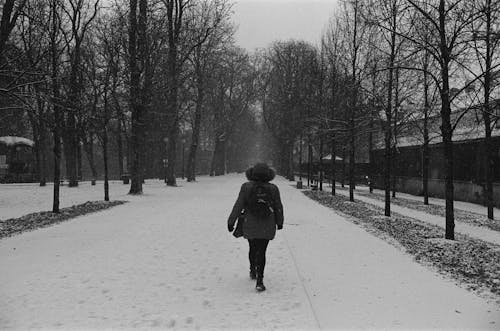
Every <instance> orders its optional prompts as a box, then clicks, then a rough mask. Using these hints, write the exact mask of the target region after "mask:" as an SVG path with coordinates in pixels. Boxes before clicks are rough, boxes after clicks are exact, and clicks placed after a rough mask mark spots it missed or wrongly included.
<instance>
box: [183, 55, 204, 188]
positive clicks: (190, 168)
mask: <svg viewBox="0 0 500 331" xmlns="http://www.w3.org/2000/svg"><path fill="white" fill-rule="evenodd" d="M196 72H197V75H196V76H197V79H196V83H197V92H198V94H197V96H196V108H195V114H194V123H193V132H192V135H191V146H190V147H189V154H188V160H187V181H188V182H192V181H195V180H196V153H197V151H198V144H199V142H200V128H201V115H202V111H203V100H204V97H205V91H204V87H203V84H204V83H203V73H202V72H201V68H200V64H199V63H197V67H196Z"/></svg>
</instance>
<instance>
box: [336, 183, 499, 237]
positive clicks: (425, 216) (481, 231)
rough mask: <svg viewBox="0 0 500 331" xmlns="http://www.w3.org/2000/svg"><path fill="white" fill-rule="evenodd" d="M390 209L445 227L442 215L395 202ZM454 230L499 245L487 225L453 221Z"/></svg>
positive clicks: (368, 200)
mask: <svg viewBox="0 0 500 331" xmlns="http://www.w3.org/2000/svg"><path fill="white" fill-rule="evenodd" d="M338 193H339V194H342V195H344V196H347V197H348V196H349V192H348V191H341V190H338ZM354 199H355V200H356V199H357V200H360V201H363V202H366V203H369V204H372V205H375V206H377V207H380V208H384V206H385V205H384V204H385V202H384V201H381V200H377V199H372V198H368V197H366V196H362V195H356V193H355V195H354ZM391 211H392V212H395V213H398V214H401V215H404V216H407V217H412V218H416V219H418V220H421V221H424V222H427V223H430V224H434V225H437V226H439V227H441V228H443V229H444V228H445V224H446V223H445V219H444V217H441V216H436V215H432V214H429V213H426V212H423V211H419V210H415V209H411V208H406V207H401V206H398V205H395V204H391ZM455 232H457V233H461V234H465V235H468V236H471V237H473V238H476V239H481V240H484V241H486V242H490V243H492V244H495V245H499V246H500V232H499V231H494V230H490V229H488V228H487V227H480V226H474V225H469V224H466V223H461V222H455Z"/></svg>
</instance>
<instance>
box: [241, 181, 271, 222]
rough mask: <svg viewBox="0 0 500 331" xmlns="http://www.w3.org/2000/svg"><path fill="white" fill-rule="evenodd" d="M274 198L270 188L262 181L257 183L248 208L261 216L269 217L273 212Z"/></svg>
mask: <svg viewBox="0 0 500 331" xmlns="http://www.w3.org/2000/svg"><path fill="white" fill-rule="evenodd" d="M273 206H274V202H273V198H272V196H271V192H269V189H268V188H266V187H265V186H264V184H262V183H256V184H255V185H254V187H253V188H252V191H251V192H250V196H249V198H248V205H247V210H248V212H249V213H250V214H252V215H254V216H257V217H259V218H267V217H269V216H270V215H271V214H272V213H273V211H274V210H273Z"/></svg>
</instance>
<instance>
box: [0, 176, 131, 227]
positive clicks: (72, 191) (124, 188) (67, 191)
mask: <svg viewBox="0 0 500 331" xmlns="http://www.w3.org/2000/svg"><path fill="white" fill-rule="evenodd" d="M110 187H111V188H110V196H111V199H112V200H128V198H127V195H126V194H127V193H128V190H129V188H130V186H129V185H123V184H122V182H120V181H111V182H110ZM53 190H54V187H53V184H52V183H47V186H44V187H40V186H38V185H36V184H0V220H4V219H8V218H14V217H21V216H23V215H26V214H29V213H34V212H39V211H48V210H52V194H53ZM89 200H104V188H103V182H102V181H98V182H97V185H95V186H92V185H90V182H80V183H79V186H78V187H68V186H67V185H63V186H61V191H60V206H61V208H63V207H69V206H72V205H76V204H80V203H84V202H86V201H89Z"/></svg>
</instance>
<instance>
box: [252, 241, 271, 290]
mask: <svg viewBox="0 0 500 331" xmlns="http://www.w3.org/2000/svg"><path fill="white" fill-rule="evenodd" d="M268 243H269V240H267V239H258V242H257V252H256V256H255V261H256V267H257V284H256V286H255V288H256V289H257V290H258V291H264V290H265V289H266V287H265V286H264V268H265V266H266V250H267V245H268Z"/></svg>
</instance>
